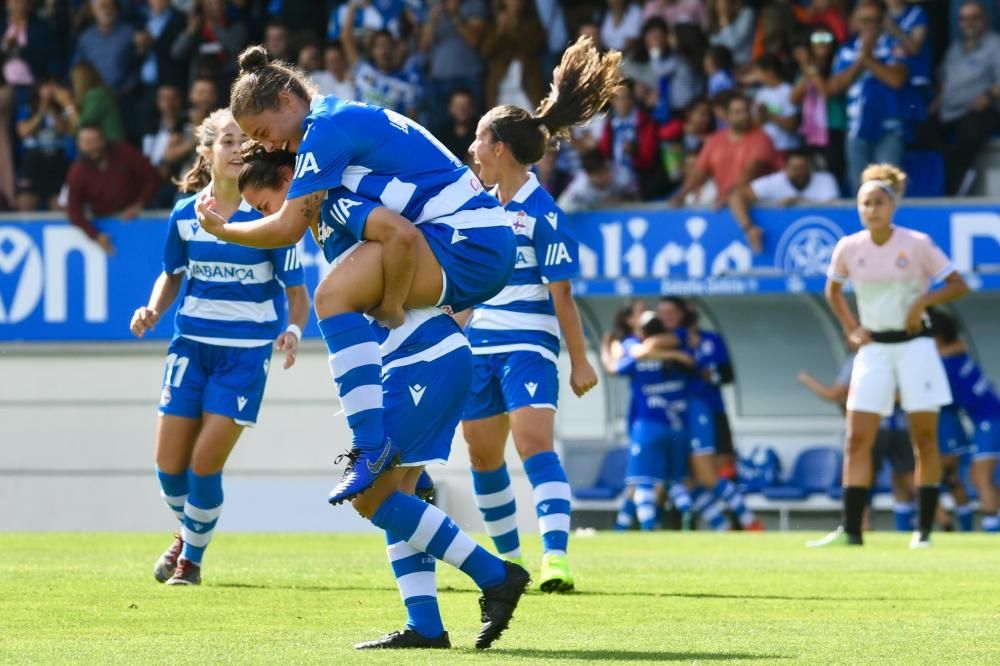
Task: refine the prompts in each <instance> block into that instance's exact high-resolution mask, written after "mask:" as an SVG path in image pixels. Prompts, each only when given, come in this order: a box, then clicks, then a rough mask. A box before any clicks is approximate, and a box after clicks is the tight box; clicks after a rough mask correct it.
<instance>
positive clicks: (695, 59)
mask: <svg viewBox="0 0 1000 666" xmlns="http://www.w3.org/2000/svg"><path fill="white" fill-rule="evenodd" d="M674 39H676V40H677V55H679V56H680V57H681V58H683V59H684V60H686V61H687V64H688V66H689V67H691V68H692V69H694V70H695V71H696V72H701V71H703V69H704V60H705V50H706V49H707V48H708V40H707V39H705V33H704V32H702V30H701V28H700V27H699V26H698V25H696V24H694V23H678V24H676V25H674Z"/></svg>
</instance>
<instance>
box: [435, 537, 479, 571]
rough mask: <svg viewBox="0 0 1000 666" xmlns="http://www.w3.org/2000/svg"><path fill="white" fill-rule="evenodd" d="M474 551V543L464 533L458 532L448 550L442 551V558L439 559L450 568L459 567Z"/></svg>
mask: <svg viewBox="0 0 1000 666" xmlns="http://www.w3.org/2000/svg"><path fill="white" fill-rule="evenodd" d="M475 549H476V542H475V541H473V540H472V539H471V538H470V537H469V536H468V535H467V534H465V533H464V532H459V533H458V534H456V535H455V538H454V539H453V540H452V542H451V545H449V546H448V549H447V550H445V551H444V556H443V557H442V558H441V559H442V560H444V561H445V562H447V563H448V564H450V565H452V566H456V567H460V566H462V564H463V563H464V562H465V560H466V559H467V558H468V557H469V555H471V554H472V551H474V550H475Z"/></svg>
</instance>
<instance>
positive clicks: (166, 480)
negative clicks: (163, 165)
mask: <svg viewBox="0 0 1000 666" xmlns="http://www.w3.org/2000/svg"><path fill="white" fill-rule="evenodd" d="M197 137H198V143H199V146H198V158H197V161H196V162H195V164H194V166H193V167H192V169H191V171H190V172H188V174H187V175H186V176H185V178H184V181H183V182H182V183H181V184H180V186H181V191H183V192H199V193H201V194H208V195H211V196H212V197H214V198H215V201H216V212H217V213H218V215H220V216H221V217H222V218H223V219H226V220H229V223H230V224H233V225H240V224H247V223H249V222H250V221H251V220H256V219H259V218H260V215H259V214H258V213H257V212H256V211H255V210H253V208H251V207H250V206H249V205H248V204H247V203H246V202H245V201H243V200H242V199H241V197H240V194H239V190H238V189H237V176H238V175H239V172H240V168H241V167H242V166H243V163H242V161H241V159H240V144H241V143H242V142H243V141H244V140H245V139H246V136H245V135H244V134H243V132H242V131H241V130H240V128H239V126H237V124H236V122H235V121H234V120H233V117H232V115H231V114H230V113H229V111H228V110H225V109H220V110H218V111H215V112H214V113H212V114H211V115H210V116H209V117H208V118H206V119H205V120H204V121H203V122H202V124H201V125H200V126H199V127H198V129H197ZM196 198H197V195H194V196H189V197H188V198H186V199H183V200H181V201H179V202H178V203H177V205H176V206H174V210H173V212H172V213H171V214H170V220H169V222H168V228H167V241H166V248H165V249H164V254H163V273H161V274H160V277H159V278H158V279H157V280H156V284H154V285H153V291H152V293H151V294H150V297H149V304H148V305H146V306H144V307H141V308H139V309H138V310H136V311H135V314H134V315H133V317H132V326H131V328H132V332H133V333H134V334H135V335H137V336H139V337H142V335H143V334H144V333H145V332H146V331H148V330H151V329H152V328H153V327H154V326H156V323H157V322H158V321H159V319H160V316H161V315H162V314H163V313H164V312H166V311H167V310H168V309H169V308H170V305H171V304H172V303H173V302H174V300H175V299H176V298H177V296H178V295H179V294H180V295H181V296H182V298H181V305H180V308H179V309H178V311H177V317H176V319H175V320H174V338H173V340H171V342H170V347H169V348H168V349H167V367H166V371H165V373H164V377H163V392H162V395H161V398H160V419H159V424H158V426H157V429H156V474H157V477H158V478H159V481H160V489H161V493H162V495H163V499H164V500H166V502H167V505H168V506H169V507H170V509H171V510H172V511H173V512H174V513H175V514H176V515H177V519H178V520H180V521H181V525H182V528H181V534H180V535H177V536H176V538H175V539H174V543H173V544H172V545H171V546H170V548H168V549H167V551H166V552H165V553H164V554H163V555H162V556H161V557H160V559H159V561H158V562H157V563H156V567H155V569H154V571H153V575H154V576H155V577H156V580H158V581H160V582H161V583H162V582H166V583H167V584H168V585H197V584H199V583H200V582H201V561H202V555H203V553H204V552H205V548H206V547H207V546H208V543H209V541H211V539H212V532H213V531H214V530H215V525H216V523H217V521H218V520H219V514H220V513H221V511H222V468H223V466H224V465H225V463H226V459H227V458H228V457H229V453H230V452H231V451H232V450H233V447H234V446H236V441H237V440H238V439H239V437H240V434H241V433H242V432H243V428H244V426H250V425H253V424H254V422H255V421H256V420H257V412H258V410H259V409H260V403H261V399H262V398H263V397H264V385H265V383H266V382H267V369H268V364H269V363H270V359H271V349H272V345H274V343H275V340H277V347H278V349H280V350H283V351H285V352H286V356H285V368H290V367H291V366H292V365H293V364H294V363H295V353H296V350H297V348H298V342H299V338H300V337H301V336H302V327H304V326H305V325H306V320H307V319H308V317H309V296H308V294H307V293H306V289H305V287H304V286H302V283H303V279H304V277H303V272H302V264H301V263H300V262H299V259H298V255H297V254H296V251H295V248H294V247H282V248H278V249H274V250H257V249H254V248H248V247H241V246H239V245H232V244H229V243H219V242H218V241H217V239H216V238H215V237H214V236H212V235H210V234H209V233H207V232H206V231H205V230H204V229H202V228H201V227H200V226H199V225H198V222H197V220H196V219H195V213H194V207H195V200H196ZM185 274H186V275H187V281H186V282H185V281H184V276H185ZM182 287H183V293H181V290H182ZM286 298H287V303H288V317H287V319H288V320H289V321H290V322H291V323H290V324H289V325H288V327H287V329H286V328H285V326H284V323H285V319H286V315H285V303H286Z"/></svg>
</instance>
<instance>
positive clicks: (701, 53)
mask: <svg viewBox="0 0 1000 666" xmlns="http://www.w3.org/2000/svg"><path fill="white" fill-rule="evenodd" d="M668 43H669V45H670V48H671V50H672V51H673V53H672V54H671V56H670V60H672V61H673V65H672V67H671V71H670V72H669V77H670V81H669V90H670V111H671V115H672V114H673V113H676V112H679V111H681V110H683V109H686V108H687V107H688V106H690V105H691V103H692V102H694V101H695V100H696V99H699V98H701V97H703V96H704V95H705V90H706V81H705V69H704V65H705V52H706V51H707V50H708V42H707V41H706V40H705V33H703V32H702V30H701V28H700V27H698V26H696V25H694V24H691V23H680V24H678V25H675V26H674V27H673V28H672V29H671V30H670V35H669V38H668ZM661 102H662V101H661ZM665 119H666V118H663V117H661V118H658V120H660V121H661V122H662V121H663V120H665Z"/></svg>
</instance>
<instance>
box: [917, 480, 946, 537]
mask: <svg viewBox="0 0 1000 666" xmlns="http://www.w3.org/2000/svg"><path fill="white" fill-rule="evenodd" d="M940 496H941V486H938V485H933V486H920V487H919V488H917V502H918V509H917V525H919V526H920V532H921V533H924V534H927V533H930V531H931V529H932V528H933V527H934V515H935V514H936V513H937V506H938V498H939V497H940Z"/></svg>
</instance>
